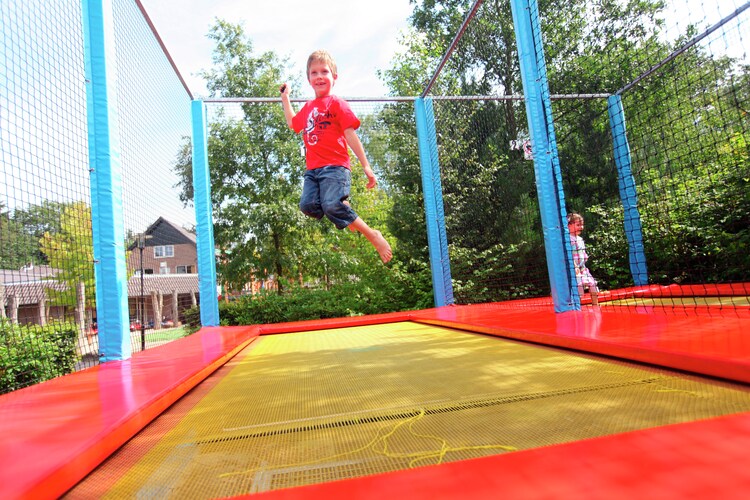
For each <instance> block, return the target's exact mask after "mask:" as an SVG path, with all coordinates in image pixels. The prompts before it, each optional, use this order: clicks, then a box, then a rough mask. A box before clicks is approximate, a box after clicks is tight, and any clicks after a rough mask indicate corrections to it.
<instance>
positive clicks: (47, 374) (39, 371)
mask: <svg viewBox="0 0 750 500" xmlns="http://www.w3.org/2000/svg"><path fill="white" fill-rule="evenodd" d="M77 337H78V330H77V327H76V326H75V324H72V323H53V324H50V325H48V326H44V327H42V326H38V325H20V326H19V325H12V324H11V323H10V322H9V321H7V320H2V321H0V394H4V393H6V392H11V391H15V390H16V389H20V388H22V387H26V386H29V385H33V384H37V383H39V382H43V381H45V380H50V379H53V378H55V377H59V376H60V375H65V374H67V373H71V372H72V371H73V370H74V368H75V364H76V362H77V361H78V355H77V354H76V339H77Z"/></svg>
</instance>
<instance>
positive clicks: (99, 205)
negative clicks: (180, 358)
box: [81, 0, 131, 362]
mask: <svg viewBox="0 0 750 500" xmlns="http://www.w3.org/2000/svg"><path fill="white" fill-rule="evenodd" d="M81 7H82V17H83V33H84V66H85V72H86V105H87V108H86V113H87V120H88V141H89V171H90V181H91V231H92V237H93V253H94V275H95V279H96V321H97V324H98V329H99V358H100V360H101V361H102V362H106V361H113V360H123V359H128V358H130V355H131V350H130V324H129V319H130V318H129V315H128V287H127V281H128V280H127V268H126V265H125V223H124V220H123V213H122V163H121V159H120V144H119V129H118V125H117V88H116V83H115V82H116V81H117V76H116V71H115V68H116V60H115V50H114V22H113V14H112V4H111V2H110V1H108V0H82V5H81Z"/></svg>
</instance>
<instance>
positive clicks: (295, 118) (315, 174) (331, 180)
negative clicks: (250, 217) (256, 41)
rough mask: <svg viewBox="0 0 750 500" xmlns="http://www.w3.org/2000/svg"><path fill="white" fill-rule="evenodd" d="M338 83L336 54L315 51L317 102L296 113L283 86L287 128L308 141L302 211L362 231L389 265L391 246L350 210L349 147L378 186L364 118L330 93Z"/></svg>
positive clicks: (311, 69) (312, 67) (312, 79)
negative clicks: (362, 134) (360, 132)
mask: <svg viewBox="0 0 750 500" xmlns="http://www.w3.org/2000/svg"><path fill="white" fill-rule="evenodd" d="M336 78H338V73H337V71H336V63H335V62H334V60H333V58H332V57H331V55H330V54H329V53H328V52H326V51H324V50H316V51H315V52H313V53H312V54H310V57H308V59H307V81H308V82H309V83H310V85H311V86H312V88H313V90H314V91H315V99H313V100H312V101H308V102H307V103H305V105H304V106H303V107H302V109H301V110H300V111H299V113H296V114H295V113H294V110H293V109H292V104H291V102H290V100H289V90H290V89H289V85H287V84H286V83H284V84H283V85H281V88H280V92H281V103H282V105H283V107H284V116H285V117H286V123H287V125H288V126H289V128H291V129H292V130H294V132H295V133H299V132H301V131H303V139H304V142H305V163H306V166H307V171H306V172H305V178H304V184H303V186H302V197H301V199H300V202H299V207H300V210H302V212H303V213H304V214H305V215H307V216H309V217H313V218H315V219H321V218H322V217H323V216H324V215H325V216H326V217H328V219H329V220H330V221H331V222H333V223H334V225H335V226H336V228H337V229H344V228H345V227H348V228H349V229H350V230H352V231H359V232H360V233H362V234H363V235H364V236H365V238H367V239H368V240H369V241H370V243H372V246H374V247H375V250H377V251H378V254H379V255H380V259H381V260H382V261H383V262H384V263H385V262H388V261H389V260H391V257H392V253H391V246H390V245H389V244H388V242H387V241H386V239H385V238H384V237H383V235H382V234H381V233H380V231H377V230H375V229H372V228H370V227H369V226H368V225H367V224H366V223H365V221H363V220H362V218H360V217H359V216H358V215H357V214H356V213H355V212H354V210H352V208H351V207H350V206H349V201H348V199H349V191H350V188H351V182H352V174H351V162H350V160H349V151H348V149H347V148H351V150H352V151H353V152H354V154H355V155H356V156H357V159H359V162H360V163H361V164H362V168H363V169H364V171H365V175H366V176H367V189H372V188H374V187H375V185H376V184H377V181H376V179H375V174H374V173H373V172H372V168H370V162H369V161H367V156H366V155H365V150H364V147H363V146H362V142H361V141H360V140H359V137H358V136H357V133H356V132H355V130H356V129H357V128H359V125H360V122H359V119H357V117H356V116H355V115H354V113H353V112H352V110H351V108H350V107H349V104H348V103H347V102H346V101H345V100H344V99H341V98H340V97H337V96H335V95H332V94H331V90H332V89H333V85H334V83H336Z"/></svg>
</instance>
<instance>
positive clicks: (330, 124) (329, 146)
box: [292, 95, 360, 170]
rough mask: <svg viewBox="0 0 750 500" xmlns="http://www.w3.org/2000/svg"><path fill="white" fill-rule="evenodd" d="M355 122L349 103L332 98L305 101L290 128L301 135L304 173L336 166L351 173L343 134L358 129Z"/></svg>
mask: <svg viewBox="0 0 750 500" xmlns="http://www.w3.org/2000/svg"><path fill="white" fill-rule="evenodd" d="M359 125H360V122H359V119H358V118H357V117H356V116H355V115H354V113H353V112H352V109H351V108H350V107H349V103H347V102H346V101H345V100H343V99H341V98H340V97H338V96H335V95H328V96H326V97H320V98H317V99H313V100H312V101H308V102H307V103H305V105H304V106H302V109H301V110H300V111H299V113H297V114H296V115H294V118H293V119H292V127H293V128H294V131H295V132H297V133H299V132H300V131H301V132H302V136H303V139H304V141H305V151H306V152H305V162H306V164H307V169H308V170H313V169H315V168H320V167H325V166H328V165H340V166H342V167H346V168H349V169H351V162H350V160H349V149H348V146H347V144H346V138H345V137H344V130H346V129H348V128H353V129H355V130H356V129H357V128H359Z"/></svg>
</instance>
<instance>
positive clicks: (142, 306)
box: [127, 217, 199, 329]
mask: <svg viewBox="0 0 750 500" xmlns="http://www.w3.org/2000/svg"><path fill="white" fill-rule="evenodd" d="M127 270H128V276H130V279H129V280H128V309H129V311H130V318H131V328H135V329H138V328H140V326H141V322H143V323H144V326H145V327H147V328H157V329H158V328H161V326H162V325H164V326H166V325H174V326H177V325H178V324H180V323H182V321H183V312H184V311H185V310H186V309H190V308H191V307H194V306H195V305H196V304H197V303H198V300H199V297H198V290H199V283H198V253H197V245H196V240H195V235H194V234H193V233H190V232H189V231H187V230H185V229H184V228H182V227H180V226H179V225H177V224H174V223H172V222H170V221H168V220H167V219H165V218H164V217H159V218H158V219H157V220H156V222H154V223H153V224H151V225H150V226H149V227H148V228H147V229H146V231H144V233H143V234H142V235H138V237H136V239H135V241H134V242H133V243H131V244H130V246H128V260H127Z"/></svg>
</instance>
